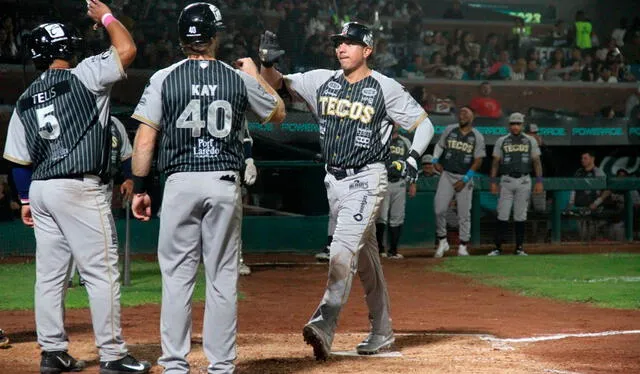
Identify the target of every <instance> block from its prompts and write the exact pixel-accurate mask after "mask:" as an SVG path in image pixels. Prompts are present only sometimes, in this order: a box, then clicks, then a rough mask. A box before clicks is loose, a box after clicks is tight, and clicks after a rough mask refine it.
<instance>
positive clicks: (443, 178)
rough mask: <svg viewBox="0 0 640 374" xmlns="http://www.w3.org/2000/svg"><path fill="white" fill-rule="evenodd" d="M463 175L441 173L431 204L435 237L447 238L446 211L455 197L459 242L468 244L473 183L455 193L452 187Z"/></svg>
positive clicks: (470, 182)
mask: <svg viewBox="0 0 640 374" xmlns="http://www.w3.org/2000/svg"><path fill="white" fill-rule="evenodd" d="M463 177H464V175H461V174H454V173H449V172H448V171H443V172H442V175H440V180H439V181H438V187H437V189H436V196H435V199H434V202H433V205H434V210H435V215H436V235H438V237H440V238H442V237H446V236H447V210H448V209H449V203H450V202H451V199H453V197H454V196H455V197H456V207H457V210H458V222H459V224H460V241H463V242H468V241H469V239H470V238H471V203H472V200H473V181H469V183H467V184H466V185H465V186H464V188H463V189H462V191H460V192H456V190H455V189H454V188H453V185H454V184H455V183H456V182H457V181H459V180H461V179H462V178H463Z"/></svg>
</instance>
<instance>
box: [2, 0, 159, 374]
mask: <svg viewBox="0 0 640 374" xmlns="http://www.w3.org/2000/svg"><path fill="white" fill-rule="evenodd" d="M87 8H88V12H87V14H88V15H89V17H91V19H92V20H93V21H95V22H96V23H98V24H102V25H103V26H104V27H105V28H106V30H107V33H108V34H109V37H110V38H111V43H112V47H111V48H110V49H109V50H108V51H105V52H104V53H102V54H100V55H96V56H93V57H90V58H87V59H85V60H83V61H82V62H80V63H79V64H77V66H75V67H73V65H75V61H76V58H75V52H76V42H77V40H78V39H79V38H78V36H77V35H76V33H75V32H74V31H73V30H72V29H71V28H70V27H67V26H65V25H63V24H59V23H46V24H43V25H40V26H38V27H36V28H35V29H34V30H33V31H32V33H31V37H30V44H29V51H30V52H31V57H32V59H33V61H34V63H35V65H36V67H37V68H39V69H44V70H45V72H44V73H42V75H40V76H39V77H38V78H37V79H36V80H35V81H34V82H33V83H32V84H31V85H30V86H29V87H28V88H27V90H26V91H25V92H24V93H23V94H22V95H21V96H20V98H19V99H18V103H17V104H16V109H15V111H14V113H13V116H12V118H11V121H10V123H9V130H8V134H7V142H6V146H5V154H4V157H5V158H6V159H7V160H9V161H12V162H14V163H17V164H18V165H21V167H17V168H15V169H14V171H13V173H14V176H15V181H16V185H17V187H18V191H19V195H20V198H21V200H22V203H23V206H22V220H23V222H24V223H25V224H26V225H28V226H32V227H34V228H35V236H36V285H35V314H36V330H37V334H38V344H39V345H40V347H41V349H42V358H41V361H40V372H41V373H59V372H67V371H79V370H82V369H83V367H84V366H85V364H84V362H82V361H77V360H76V359H74V358H73V357H71V356H70V355H69V354H68V353H67V349H68V341H67V335H66V332H65V329H64V295H65V285H66V280H67V271H68V268H69V261H70V260H71V258H73V259H74V260H75V261H76V262H77V265H78V269H79V270H80V274H81V275H82V277H83V278H84V279H85V281H86V287H87V293H88V294H89V304H90V307H91V316H92V321H93V329H94V333H95V340H96V345H97V346H98V348H99V351H100V372H101V373H146V372H148V371H149V369H150V367H151V365H150V364H149V363H148V362H146V361H138V360H136V359H135V358H133V357H132V356H130V355H129V354H128V352H127V348H126V346H125V342H124V340H123V338H122V330H121V327H120V286H119V282H118V278H119V276H120V274H119V272H118V251H117V249H118V242H117V239H118V238H117V234H116V232H115V229H114V222H113V216H112V215H111V209H110V207H109V206H108V203H107V197H106V189H107V182H108V181H109V151H110V141H111V136H110V129H109V96H110V92H111V87H112V86H113V84H114V83H115V82H117V81H119V80H122V79H124V78H125V77H126V74H125V72H124V69H125V68H126V67H128V66H129V65H130V64H131V62H133V59H134V58H135V55H136V47H135V45H134V43H133V40H132V39H131V35H130V34H129V32H128V31H127V30H126V28H125V27H124V26H122V24H121V23H120V22H119V21H117V20H116V19H115V18H114V17H113V15H112V14H111V11H110V9H109V8H108V7H107V6H106V5H104V4H103V3H102V2H100V1H99V0H90V1H88V2H87ZM27 166H30V168H27Z"/></svg>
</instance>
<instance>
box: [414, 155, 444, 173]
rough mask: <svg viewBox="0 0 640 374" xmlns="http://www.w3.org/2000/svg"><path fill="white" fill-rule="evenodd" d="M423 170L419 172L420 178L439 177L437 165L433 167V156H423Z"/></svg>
mask: <svg viewBox="0 0 640 374" xmlns="http://www.w3.org/2000/svg"><path fill="white" fill-rule="evenodd" d="M421 163H422V169H421V170H420V171H419V172H418V177H427V178H428V177H439V176H440V172H438V171H437V170H436V167H435V165H433V156H432V155H424V156H422V160H421Z"/></svg>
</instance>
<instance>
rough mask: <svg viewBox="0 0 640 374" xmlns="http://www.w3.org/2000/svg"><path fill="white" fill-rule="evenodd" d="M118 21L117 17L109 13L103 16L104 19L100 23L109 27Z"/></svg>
mask: <svg viewBox="0 0 640 374" xmlns="http://www.w3.org/2000/svg"><path fill="white" fill-rule="evenodd" d="M115 20H116V17H114V16H113V14H111V13H107V14H105V15H103V16H102V18H101V19H100V22H101V23H102V25H103V26H104V27H107V26H109V24H110V23H111V22H113V21H115Z"/></svg>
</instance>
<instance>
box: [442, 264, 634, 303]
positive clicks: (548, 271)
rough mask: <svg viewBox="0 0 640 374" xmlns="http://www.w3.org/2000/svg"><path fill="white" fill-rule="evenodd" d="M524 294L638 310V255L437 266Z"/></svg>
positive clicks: (446, 270) (443, 269)
mask: <svg viewBox="0 0 640 374" xmlns="http://www.w3.org/2000/svg"><path fill="white" fill-rule="evenodd" d="M435 270H436V271H445V272H451V273H456V274H460V275H465V276H469V277H472V278H474V279H476V280H478V281H480V282H482V283H484V284H489V285H493V286H499V287H504V288H507V289H511V290H514V291H517V292H519V293H520V294H522V295H526V296H542V297H550V298H554V299H560V300H566V301H573V302H586V303H592V304H594V305H597V306H601V307H609V308H623V309H637V308H640V255H638V254H620V253H616V254H595V255H548V256H544V255H533V256H528V257H520V256H499V257H487V256H472V257H452V258H447V259H446V260H445V261H443V262H442V263H441V264H440V265H438V266H437V267H436V268H435Z"/></svg>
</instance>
